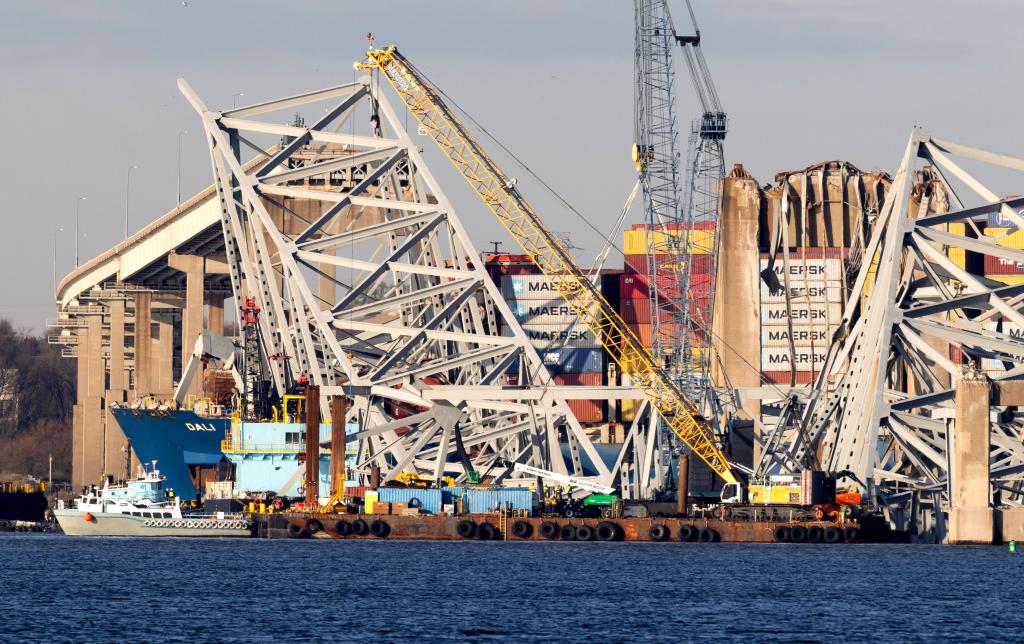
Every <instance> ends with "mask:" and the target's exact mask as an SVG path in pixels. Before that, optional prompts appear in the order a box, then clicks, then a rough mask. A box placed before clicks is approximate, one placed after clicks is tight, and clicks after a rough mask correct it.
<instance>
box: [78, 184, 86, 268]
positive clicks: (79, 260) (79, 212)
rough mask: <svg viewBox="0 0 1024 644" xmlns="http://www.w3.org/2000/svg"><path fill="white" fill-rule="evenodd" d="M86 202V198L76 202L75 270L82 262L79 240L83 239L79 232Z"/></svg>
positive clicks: (80, 198)
mask: <svg viewBox="0 0 1024 644" xmlns="http://www.w3.org/2000/svg"><path fill="white" fill-rule="evenodd" d="M85 200H86V197H79V198H78V200H77V201H75V268H78V265H79V263H80V262H81V256H80V255H79V254H78V240H79V239H81V235H80V234H79V232H78V230H79V221H80V220H81V214H82V202H83V201H85Z"/></svg>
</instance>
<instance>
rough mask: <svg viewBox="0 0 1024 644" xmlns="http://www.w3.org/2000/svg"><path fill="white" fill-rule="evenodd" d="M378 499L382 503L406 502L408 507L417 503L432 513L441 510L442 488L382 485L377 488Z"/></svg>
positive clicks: (425, 510)
mask: <svg viewBox="0 0 1024 644" xmlns="http://www.w3.org/2000/svg"><path fill="white" fill-rule="evenodd" d="M377 500H378V502H380V503H404V504H406V505H407V506H408V507H416V506H417V505H418V506H419V507H420V508H421V509H422V510H423V511H424V512H429V513H430V514H439V513H440V512H441V504H442V496H441V490H439V489H437V488H419V487H381V488H377Z"/></svg>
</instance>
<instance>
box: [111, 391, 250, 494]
mask: <svg viewBox="0 0 1024 644" xmlns="http://www.w3.org/2000/svg"><path fill="white" fill-rule="evenodd" d="M110 413H111V414H112V415H113V416H114V420H115V421H116V422H117V424H118V426H119V427H120V428H121V431H123V432H124V435H125V437H126V438H127V439H128V440H129V441H130V442H131V448H132V450H133V451H134V452H135V454H136V456H138V459H139V461H140V462H144V463H151V462H153V461H156V462H157V463H159V464H160V468H161V471H162V473H163V475H164V476H165V477H166V483H165V485H166V488H167V489H168V490H172V491H173V492H174V493H175V494H176V495H177V496H180V497H183V498H186V499H188V498H194V497H196V496H202V494H203V488H204V486H205V484H206V483H207V482H209V481H212V480H216V479H217V478H218V476H217V470H218V467H220V468H221V470H223V464H224V463H226V459H225V457H224V452H222V451H221V444H222V442H223V441H224V439H225V437H226V436H227V432H228V428H229V427H230V426H231V419H230V418H228V417H225V416H204V415H200V414H197V413H196V412H195V411H191V410H185V409H161V408H158V409H135V408H127V407H114V406H111V408H110Z"/></svg>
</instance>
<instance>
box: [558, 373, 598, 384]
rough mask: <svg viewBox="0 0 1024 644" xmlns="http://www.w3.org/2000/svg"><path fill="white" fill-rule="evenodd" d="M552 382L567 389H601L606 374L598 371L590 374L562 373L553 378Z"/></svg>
mask: <svg viewBox="0 0 1024 644" xmlns="http://www.w3.org/2000/svg"><path fill="white" fill-rule="evenodd" d="M551 380H552V381H554V383H555V384H556V385H564V386H567V387H600V386H601V385H602V384H604V372H603V371H596V372H589V373H560V374H558V375H556V376H552V377H551Z"/></svg>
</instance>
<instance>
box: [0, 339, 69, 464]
mask: <svg viewBox="0 0 1024 644" xmlns="http://www.w3.org/2000/svg"><path fill="white" fill-rule="evenodd" d="M75 378H76V370H75V360H73V359H68V358H62V357H61V355H60V347H58V346H54V345H50V344H47V342H46V337H45V336H43V335H35V334H32V333H28V332H24V331H18V330H16V329H15V328H14V327H13V325H11V323H10V321H8V320H3V319H0V480H11V479H16V478H19V477H21V476H25V475H32V476H36V477H39V478H41V479H45V478H46V476H47V472H48V467H49V457H50V456H51V455H52V456H53V477H54V480H61V479H70V478H71V416H72V410H73V407H74V404H75V385H76V381H75Z"/></svg>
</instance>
